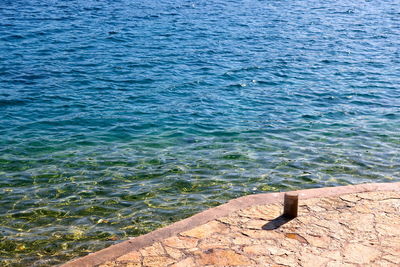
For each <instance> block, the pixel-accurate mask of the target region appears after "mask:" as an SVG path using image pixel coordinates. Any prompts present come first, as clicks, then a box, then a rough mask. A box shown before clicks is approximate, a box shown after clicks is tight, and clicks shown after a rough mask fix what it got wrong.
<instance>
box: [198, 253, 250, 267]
mask: <svg viewBox="0 0 400 267" xmlns="http://www.w3.org/2000/svg"><path fill="white" fill-rule="evenodd" d="M199 257H200V258H199V260H198V264H199V265H201V266H204V265H214V266H237V265H247V266H249V265H251V261H250V259H248V258H247V257H245V256H243V255H240V254H238V253H236V252H235V251H233V250H222V249H210V250H207V251H203V252H202V253H201V254H199Z"/></svg>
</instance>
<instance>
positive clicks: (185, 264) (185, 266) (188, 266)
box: [170, 258, 196, 267]
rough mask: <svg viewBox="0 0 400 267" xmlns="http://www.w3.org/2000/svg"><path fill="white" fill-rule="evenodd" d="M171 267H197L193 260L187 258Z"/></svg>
mask: <svg viewBox="0 0 400 267" xmlns="http://www.w3.org/2000/svg"><path fill="white" fill-rule="evenodd" d="M170 267H196V263H195V261H194V259H193V258H186V259H184V260H181V261H180V262H177V263H174V264H172V265H171V266H170Z"/></svg>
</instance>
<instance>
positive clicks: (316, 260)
mask: <svg viewBox="0 0 400 267" xmlns="http://www.w3.org/2000/svg"><path fill="white" fill-rule="evenodd" d="M299 260H300V265H302V266H310V267H320V266H324V265H325V264H326V263H327V262H328V261H329V259H327V258H323V257H321V256H318V255H313V254H309V253H302V254H301V255H300V258H299Z"/></svg>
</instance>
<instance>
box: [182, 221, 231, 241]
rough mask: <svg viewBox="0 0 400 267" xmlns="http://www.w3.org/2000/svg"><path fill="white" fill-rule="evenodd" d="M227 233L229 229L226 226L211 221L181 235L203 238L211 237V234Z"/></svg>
mask: <svg viewBox="0 0 400 267" xmlns="http://www.w3.org/2000/svg"><path fill="white" fill-rule="evenodd" d="M227 232H229V229H228V227H227V226H226V225H224V224H222V223H220V222H217V221H211V222H209V223H206V224H203V225H201V226H199V227H196V228H193V229H192V230H189V231H186V232H183V233H181V235H183V236H190V237H195V238H205V237H208V236H210V235H212V234H213V233H227Z"/></svg>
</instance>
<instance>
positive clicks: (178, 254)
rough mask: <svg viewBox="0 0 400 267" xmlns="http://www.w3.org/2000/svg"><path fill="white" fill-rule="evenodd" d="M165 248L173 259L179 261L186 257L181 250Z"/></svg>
mask: <svg viewBox="0 0 400 267" xmlns="http://www.w3.org/2000/svg"><path fill="white" fill-rule="evenodd" d="M164 248H165V251H166V252H167V254H168V255H169V256H170V257H171V258H173V259H176V260H177V259H180V258H182V257H183V256H184V255H185V254H184V253H183V252H182V251H180V250H179V249H176V248H171V247H168V246H165V247H164Z"/></svg>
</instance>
